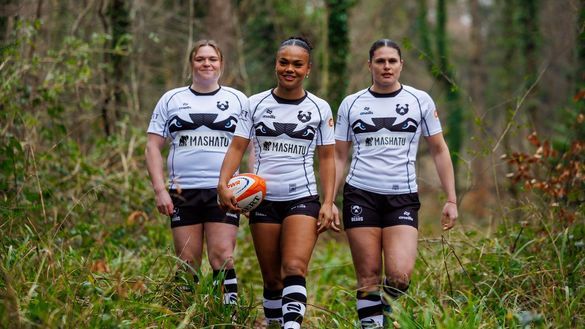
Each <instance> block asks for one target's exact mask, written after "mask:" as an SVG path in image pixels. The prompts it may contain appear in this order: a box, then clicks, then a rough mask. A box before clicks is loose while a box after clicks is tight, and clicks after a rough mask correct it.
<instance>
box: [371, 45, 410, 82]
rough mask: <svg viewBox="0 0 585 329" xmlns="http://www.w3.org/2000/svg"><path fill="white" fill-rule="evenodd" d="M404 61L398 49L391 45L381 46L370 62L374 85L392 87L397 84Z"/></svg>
mask: <svg viewBox="0 0 585 329" xmlns="http://www.w3.org/2000/svg"><path fill="white" fill-rule="evenodd" d="M402 64H403V61H402V59H401V58H400V56H399V55H398V51H397V50H396V49H394V48H391V47H380V48H378V49H376V51H374V56H373V57H372V59H371V60H370V61H369V62H368V67H369V69H370V72H371V73H372V80H373V81H374V86H375V87H377V88H379V89H392V88H394V87H396V86H397V84H398V83H399V82H398V79H399V78H400V72H401V71H402Z"/></svg>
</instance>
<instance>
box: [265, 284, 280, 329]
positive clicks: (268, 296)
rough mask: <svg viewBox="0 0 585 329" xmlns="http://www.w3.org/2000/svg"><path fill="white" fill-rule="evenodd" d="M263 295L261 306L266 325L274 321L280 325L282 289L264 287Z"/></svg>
mask: <svg viewBox="0 0 585 329" xmlns="http://www.w3.org/2000/svg"><path fill="white" fill-rule="evenodd" d="M263 296H264V300H263V301H262V306H263V307H264V316H265V317H266V325H267V326H269V325H270V323H272V322H276V323H278V325H279V326H280V327H282V325H283V319H282V290H269V289H266V288H264V293H263Z"/></svg>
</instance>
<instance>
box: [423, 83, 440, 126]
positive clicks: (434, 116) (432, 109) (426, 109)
mask: <svg viewBox="0 0 585 329" xmlns="http://www.w3.org/2000/svg"><path fill="white" fill-rule="evenodd" d="M422 100H423V104H421V106H422V108H423V119H422V123H423V125H422V134H423V136H432V135H435V134H438V133H440V132H441V131H442V130H443V129H442V128H441V121H440V120H439V114H438V112H437V107H436V106H435V102H433V99H432V98H431V96H429V95H428V94H427V93H425V95H424V97H423V98H422Z"/></svg>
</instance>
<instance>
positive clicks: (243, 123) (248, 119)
mask: <svg viewBox="0 0 585 329" xmlns="http://www.w3.org/2000/svg"><path fill="white" fill-rule="evenodd" d="M234 136H239V137H243V138H246V139H251V138H252V113H250V100H249V99H248V98H245V99H244V100H243V101H242V110H241V111H240V115H239V116H238V124H237V126H236V131H235V132H234Z"/></svg>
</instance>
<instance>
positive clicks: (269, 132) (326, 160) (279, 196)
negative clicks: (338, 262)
mask: <svg viewBox="0 0 585 329" xmlns="http://www.w3.org/2000/svg"><path fill="white" fill-rule="evenodd" d="M275 71H276V78H277V86H276V87H275V88H274V89H270V90H267V91H264V92H261V93H259V94H256V95H253V96H251V97H250V107H249V110H248V111H247V112H242V115H241V117H240V118H239V121H238V126H237V128H236V132H235V136H234V138H233V140H232V142H231V144H230V146H229V149H228V152H227V153H226V156H225V159H224V161H223V165H222V167H221V174H220V178H219V185H218V194H219V197H220V203H221V205H222V207H224V209H227V210H229V211H234V212H238V211H239V209H238V208H237V206H236V203H235V198H234V197H233V194H232V192H231V191H230V190H229V189H228V187H227V183H228V181H229V179H230V177H232V175H233V174H234V172H235V171H236V169H237V168H238V167H239V165H240V162H241V159H242V155H243V154H244V151H245V150H246V147H247V146H248V143H249V142H250V140H253V143H254V148H255V150H254V154H255V156H256V161H255V165H254V173H255V174H257V175H259V176H260V177H262V178H264V179H265V180H266V186H267V192H266V198H265V200H264V201H263V202H262V203H261V204H260V205H259V206H258V207H257V208H256V209H254V210H252V211H251V212H250V228H251V231H252V238H253V240H254V247H255V250H256V255H257V257H258V262H259V264H260V270H261V272H262V279H263V282H264V293H263V296H264V301H263V306H264V314H265V316H266V321H267V323H268V324H270V323H271V322H277V323H279V324H280V325H281V326H283V328H300V325H301V323H302V320H303V317H304V314H305V308H306V301H307V292H306V284H305V282H306V281H305V276H306V274H307V269H308V265H309V260H310V259H311V254H312V252H313V248H314V246H315V243H316V242H317V236H318V235H319V233H321V232H323V231H325V230H326V229H328V228H329V227H330V225H331V221H332V218H333V217H332V205H333V187H334V186H333V185H334V184H335V182H334V181H335V168H334V143H335V141H334V132H333V118H332V114H331V108H330V107H329V105H328V104H327V102H325V101H324V100H322V99H320V98H318V97H317V96H315V95H313V94H312V93H310V92H308V91H306V90H305V89H304V88H303V81H304V80H305V78H307V77H308V75H309V73H310V71H311V46H310V45H309V42H308V41H307V40H305V39H303V38H299V37H292V38H289V39H287V40H285V41H283V42H282V43H281V44H280V48H279V49H278V52H277V53H276V66H275ZM315 150H317V155H318V157H319V174H320V175H319V176H320V180H321V193H322V194H323V195H322V204H321V203H320V202H319V196H318V194H317V185H316V179H315V174H314V170H313V156H314V152H315ZM333 228H334V229H336V230H337V229H338V228H337V226H334V227H333Z"/></svg>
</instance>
